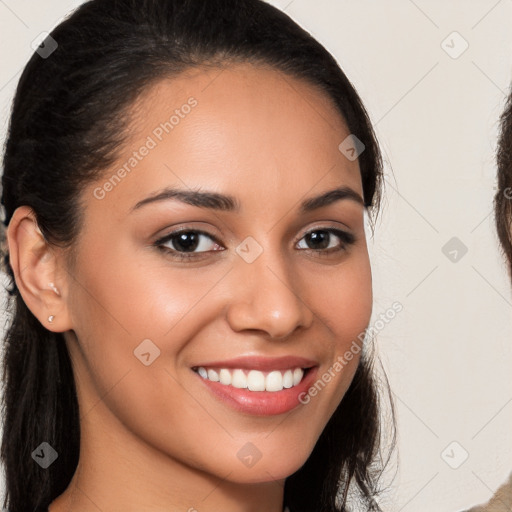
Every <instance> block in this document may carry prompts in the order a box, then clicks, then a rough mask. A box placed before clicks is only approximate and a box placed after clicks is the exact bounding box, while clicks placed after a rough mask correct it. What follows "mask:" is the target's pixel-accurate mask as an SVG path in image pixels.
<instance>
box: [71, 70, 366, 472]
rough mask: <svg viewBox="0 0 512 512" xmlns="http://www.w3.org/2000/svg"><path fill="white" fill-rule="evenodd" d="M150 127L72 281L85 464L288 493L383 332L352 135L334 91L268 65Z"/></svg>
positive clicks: (149, 106) (98, 215)
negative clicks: (278, 483) (196, 473)
mask: <svg viewBox="0 0 512 512" xmlns="http://www.w3.org/2000/svg"><path fill="white" fill-rule="evenodd" d="M132 114H133V118H132V119H133V123H132V126H131V127H130V128H129V140H128V143H127V146H126V147H125V148H124V149H123V150H122V152H121V156H120V158H119V160H118V161H117V163H116V164H115V165H113V166H112V167H111V168H110V169H109V170H108V171H107V172H106V173H105V174H104V176H103V177H102V179H100V180H98V181H96V182H95V183H92V184H90V186H88V187H87V188H86V189H84V190H83V193H82V196H81V199H82V201H83V206H84V217H83V222H84V223H83V228H82V231H81V233H80V236H79V238H78V240H77V244H76V246H75V249H76V260H75V262H74V264H73V265H72V266H70V267H69V268H68V269H67V270H68V273H67V274H66V275H67V276H68V279H67V282H66V287H67V289H66V290H65V294H64V295H63V297H65V300H66V301H67V306H68V308H69V313H70V318H71V323H72V330H70V331H68V332H67V333H66V343H67V346H68V349H69V351H70V354H71V358H72V361H73V367H74V372H75V378H76V381H77V390H78V395H79V401H80V407H81V415H82V417H81V429H82V432H81V436H82V454H81V456H89V457H91V458H92V457H96V459H97V458H98V457H103V458H104V459H105V460H106V461H107V460H108V461H111V460H112V457H115V456H119V455H120V454H121V453H122V458H123V460H126V459H127V460H128V461H130V462H134V460H136V461H138V463H142V462H141V461H143V460H144V462H147V461H150V460H157V459H158V460H159V461H160V462H162V461H165V462H163V464H165V465H166V467H175V468H176V467H181V468H182V469H183V468H189V469H192V470H202V471H205V472H207V473H209V474H213V475H218V476H220V477H222V478H227V479H228V480H231V481H234V482H262V481H269V480H275V479H283V478H285V477H287V476H289V475H290V474H292V473H293V472H295V471H296V470H297V469H298V468H299V467H300V466H301V465H302V464H303V463H304V462H305V460H306V459H307V457H308V456H309V454H310V453H311V451H312V450H313V448H314V445H315V443H316V441H317V439H318V437H319V436H320V434H321V432H322V430H323V428H324V427H325V425H326V423H327V421H328V419H329V418H330V416H331V415H332V414H333V412H334V410H335V409H336V407H337V406H338V404H339V402H340V401H341V399H342V398H343V395H344V394H345V392H346V390H347V388H348V387H349V385H350V382H351V380H352V378H353V375H354V372H355V370H356V368H357V365H358V362H359V347H358V345H360V342H359V341H358V337H360V335H361V333H362V332H363V331H364V329H365V328H366V326H367V325H368V322H369V319H370V314H371V305H372V293H371V273H370V265H369V258H368V251H367V245H366V240H365V232H364V216H363V214H364V207H363V204H362V199H361V197H362V193H363V191H362V185H361V177H360V171H359V167H358V163H357V160H354V159H353V158H347V157H346V156H345V154H344V153H343V152H342V151H340V149H339V148H338V146H339V145H340V143H341V142H342V141H344V140H345V139H346V138H347V137H348V136H349V135H350V132H349V130H348V129H347V127H346V125H345V123H344V121H343V120H342V118H341V117H340V115H339V113H338V112H337V111H336V110H335V108H334V106H333V105H332V104H331V102H330V100H329V99H328V98H327V97H326V96H325V95H324V94H323V93H321V92H319V91H318V90H317V89H315V88H313V87H312V86H310V85H307V84H305V83H303V82H300V81H298V80H296V79H292V78H290V77H288V76H284V75H283V74H281V73H279V72H277V71H275V70H270V69H266V68H263V67H258V68H256V67H253V66H251V65H249V64H244V65H237V66H234V67H230V68H227V69H224V70H223V71H220V70H209V71H206V70H201V71H199V70H195V71H193V72H192V71H191V72H188V73H186V74H184V75H182V76H181V77H180V78H179V79H172V80H165V81H161V82H159V83H158V84H157V85H156V86H153V87H152V88H151V89H150V90H148V91H147V92H146V94H145V95H144V96H143V97H142V98H141V100H140V101H139V102H138V103H137V107H136V108H134V109H133V112H132ZM112 121H113V122H115V121H116V120H112ZM356 135H357V134H356ZM347 154H348V155H350V153H347ZM335 189H341V192H340V193H338V194H336V193H332V194H327V193H328V192H330V191H333V190H335ZM196 194H197V196H196ZM200 194H208V195H204V196H203V195H200ZM326 194H327V195H326ZM228 197H229V199H228ZM319 198H320V199H319ZM193 203H195V204H193ZM178 231H180V232H181V235H178V234H177V233H178ZM173 234H174V235H173ZM354 340H355V341H356V342H357V345H356V344H354ZM346 354H349V355H348V356H347V355H346ZM350 354H351V355H350ZM303 374H304V375H303ZM205 377H206V378H205ZM217 379H220V382H217V381H216V380H217ZM229 382H231V384H229ZM315 384H316V387H315ZM244 386H249V388H250V389H248V388H244ZM290 386H291V387H290ZM262 389H265V390H264V391H262ZM308 390H310V391H311V390H313V391H312V392H310V393H308ZM127 443H129V444H128V445H127ZM93 449H94V450H95V452H94V455H93V453H92V451H93ZM88 450H89V451H90V453H89V455H87V453H88ZM155 450H156V452H155ZM162 457H163V458H162ZM152 458H153V459H152ZM145 467H146V468H147V467H148V466H145ZM226 475H227V476H226Z"/></svg>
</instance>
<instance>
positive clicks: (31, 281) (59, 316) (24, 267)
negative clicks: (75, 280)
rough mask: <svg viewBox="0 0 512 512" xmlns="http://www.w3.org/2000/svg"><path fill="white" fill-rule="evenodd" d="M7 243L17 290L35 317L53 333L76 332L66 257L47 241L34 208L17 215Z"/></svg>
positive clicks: (26, 209)
mask: <svg viewBox="0 0 512 512" xmlns="http://www.w3.org/2000/svg"><path fill="white" fill-rule="evenodd" d="M7 243H8V247H9V261H10V264H11V267H12V270H13V273H14V277H15V281H16V286H17V287H18V290H19V291H20V294H21V296H22V298H23V300H24V302H25V304H26V305H27V307H28V308H29V309H30V311H31V312H32V314H33V315H34V316H35V317H36V318H37V319H38V320H39V321H40V322H41V324H42V325H43V326H44V327H45V328H46V329H48V330H49V331H53V332H64V331H68V330H70V329H72V327H71V322H70V315H69V311H68V308H67V302H66V297H67V289H68V288H67V276H68V274H67V272H66V267H65V266H64V264H65V261H64V260H65V258H64V255H63V253H62V250H61V249H60V248H58V247H55V246H53V245H50V244H49V243H48V242H47V241H46V239H45V238H44V236H43V234H42V233H41V230H40V229H39V226H38V225H37V219H36V216H35V213H34V211H33V210H32V209H31V208H30V207H28V206H20V207H19V208H17V209H16V211H15V212H14V214H13V216H12V218H11V220H10V222H9V226H8V228H7ZM52 316H53V321H51V322H50V321H49V320H48V318H49V317H52Z"/></svg>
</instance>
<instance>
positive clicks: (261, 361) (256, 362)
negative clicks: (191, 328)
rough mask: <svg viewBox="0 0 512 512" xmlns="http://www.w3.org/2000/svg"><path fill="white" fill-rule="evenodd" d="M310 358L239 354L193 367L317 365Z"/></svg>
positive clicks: (240, 367) (285, 367)
mask: <svg viewBox="0 0 512 512" xmlns="http://www.w3.org/2000/svg"><path fill="white" fill-rule="evenodd" d="M317 364H318V363H317V362H316V361H313V360H312V359H306V358H304V357H296V356H282V357H263V356H241V357H236V358H234V359H229V360H224V361H209V362H205V363H200V364H196V365H194V366H193V368H199V367H203V368H232V369H236V368H239V369H242V370H243V369H246V370H260V371H271V370H289V369H293V368H311V367H313V366H317Z"/></svg>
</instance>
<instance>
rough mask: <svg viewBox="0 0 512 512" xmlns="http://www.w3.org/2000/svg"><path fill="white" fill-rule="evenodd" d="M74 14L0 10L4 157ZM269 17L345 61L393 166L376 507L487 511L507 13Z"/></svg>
mask: <svg viewBox="0 0 512 512" xmlns="http://www.w3.org/2000/svg"><path fill="white" fill-rule="evenodd" d="M80 3H81V2H72V1H66V0H45V1H44V2H38V1H36V0H32V1H28V0H16V1H14V0H5V1H2V2H0V38H1V45H0V48H1V50H0V52H1V68H0V137H1V140H2V141H3V140H4V137H5V131H6V126H7V120H8V115H9V111H10V102H11V100H12V97H13V93H14V89H15V86H16V83H17V81H18V79H19V76H20V72H21V70H22V69H23V67H24V65H25V63H26V62H27V60H28V58H29V57H30V55H31V53H32V49H31V42H32V41H33V40H34V39H35V38H36V37H37V36H38V35H39V34H40V33H41V32H43V31H50V30H51V29H52V28H53V26H54V25H55V24H56V23H57V22H58V20H59V19H60V18H61V17H62V16H64V15H65V14H66V13H67V12H68V11H69V10H70V9H71V8H73V7H76V6H77V5H79V4H80ZM271 3H272V4H274V5H276V6H278V7H280V8H282V9H283V10H285V11H286V12H287V13H288V14H289V15H290V16H292V17H293V18H294V19H295V20H296V21H297V22H299V23H300V24H301V25H302V26H303V27H304V28H306V29H307V30H309V31H310V32H311V33H312V34H313V35H314V36H315V37H316V38H317V39H318V40H319V41H320V42H322V43H323V44H324V45H325V46H326V47H327V48H328V49H329V50H330V51H331V52H332V53H333V54H334V56H335V57H336V58H337V60H338V62H339V63H340V65H341V67H342V68H343V70H344V71H345V72H346V74H347V75H348V77H349V78H350V79H351V81H352V82H353V83H354V85H355V86H356V88H357V90H358V92H359V93H360V95H361V97H362V99H363V101H364V103H365V105H366V106H367V109H368V111H369V114H370V116H371V119H372V121H373V123H374V125H375V128H376V131H377V136H378V138H379V140H380V142H381V145H382V148H383V151H384V155H385V159H386V186H385V190H384V196H385V197H384V202H383V210H382V212H381V216H380V220H379V221H378V223H377V225H376V227H375V235H374V236H373V237H372V238H371V239H370V250H371V258H372V265H373V278H374V297H375V299H374V321H376V320H377V319H378V318H379V315H381V314H382V313H384V312H385V311H386V310H388V309H389V308H390V306H391V304H392V303H393V302H395V301H398V302H400V303H401V304H402V305H403V311H401V312H400V313H399V314H397V315H396V316H395V318H394V319H393V320H392V321H389V322H387V323H386V325H385V327H384V328H382V329H381V330H380V332H379V334H378V338H377V344H378V351H379V353H380V356H381V359H382V362H383V366H384V368H385V369H386V372H387V375H388V378H389V381H390V384H391V387H392V390H393V395H394V399H395V403H396V410H397V419H398V459H399V465H398V472H397V475H396V478H395V480H394V482H393V483H392V486H391V488H390V489H389V490H388V492H387V493H385V494H384V496H383V499H382V505H383V506H384V508H385V510H387V511H396V512H398V511H403V512H409V511H411V512H412V511H414V512H432V510H435V511H437V512H444V511H446V512H448V511H450V512H456V511H457V510H461V509H463V508H464V507H469V506H471V505H474V504H476V503H478V502H482V501H486V500H487V499H488V498H489V497H490V495H491V494H492V492H493V491H494V490H495V489H496V488H497V487H498V486H499V485H500V484H501V483H502V482H503V481H505V479H506V478H507V476H508V474H509V472H510V471H512V434H511V432H512V429H511V425H512V386H511V380H512V378H511V371H510V369H511V368H512V322H511V312H512V294H511V291H510V290H511V285H510V283H509V278H508V276H507V273H506V269H505V266H504V264H503V261H502V258H501V256H500V252H499V249H498V243H497V237H496V235H495V231H494V224H493V215H492V199H493V195H494V192H495V172H496V169H495V163H494V152H495V146H496V140H497V133H498V132H497V130H498V119H499V115H500V113H501V110H502V108H503V105H504V100H505V95H506V92H507V91H508V88H509V83H510V81H511V79H512V73H511V69H512V1H510V0H501V1H496V0H485V1H484V0H479V1H468V0H457V1H454V0H451V1H447V0H429V1H426V0H415V1H413V0H388V1H386V2H375V1H369V0H350V1H344V0H315V1H312V0H291V1H290V0H282V1H281V0H273V1H272V2H271ZM454 32H457V34H454ZM466 45H468V47H467V49H465V51H463V50H464V48H465V47H466ZM340 142H341V141H340ZM454 237H455V239H454ZM452 239H453V240H452ZM446 244H448V245H446ZM466 250H467V252H465V251H466ZM3 323H4V321H3V319H2V322H1V324H2V325H3ZM454 442H455V443H456V444H452V443H454ZM466 453H467V456H468V458H467V460H465V461H464V462H462V463H461V461H462V460H463V459H464V457H465V456H466ZM394 462H396V460H395V461H394ZM459 464H460V466H459V467H458V468H457V469H454V467H455V466H458V465H459ZM392 473H393V471H392ZM2 488H3V487H2Z"/></svg>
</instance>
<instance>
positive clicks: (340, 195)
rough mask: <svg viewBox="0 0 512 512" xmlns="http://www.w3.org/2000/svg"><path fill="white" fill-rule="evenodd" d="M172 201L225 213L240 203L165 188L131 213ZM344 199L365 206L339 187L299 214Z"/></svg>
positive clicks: (213, 194)
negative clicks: (146, 206)
mask: <svg viewBox="0 0 512 512" xmlns="http://www.w3.org/2000/svg"><path fill="white" fill-rule="evenodd" d="M173 199H174V200H177V201H181V202H182V203H186V204H189V205H192V206H197V207H199V208H206V209H210V210H218V211H225V212H238V211H240V203H239V201H238V200H237V198H236V197H234V196H230V195H224V194H219V193H217V192H207V191H198V190H182V189H176V188H165V189H163V190H162V191H160V192H158V193H157V194H154V195H151V196H149V197H146V198H145V199H142V200H141V201H139V202H138V203H137V204H136V205H135V206H133V207H132V209H131V211H133V210H137V209H139V208H141V207H142V206H144V205H147V204H151V203H155V202H160V201H168V200H173ZM344 199H348V200H351V201H355V202H356V203H359V204H361V205H362V206H365V203H364V200H363V198H362V197H361V196H360V195H359V194H358V193H357V192H356V191H355V190H353V189H352V188H350V187H339V188H335V189H333V190H328V191H327V192H323V193H322V194H320V195H318V196H315V197H310V198H308V199H306V200H304V201H303V202H302V203H301V204H300V212H301V213H308V212H311V211H313V210H317V209H319V208H323V207H325V206H329V205H330V204H333V203H335V202H336V201H340V200H344Z"/></svg>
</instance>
